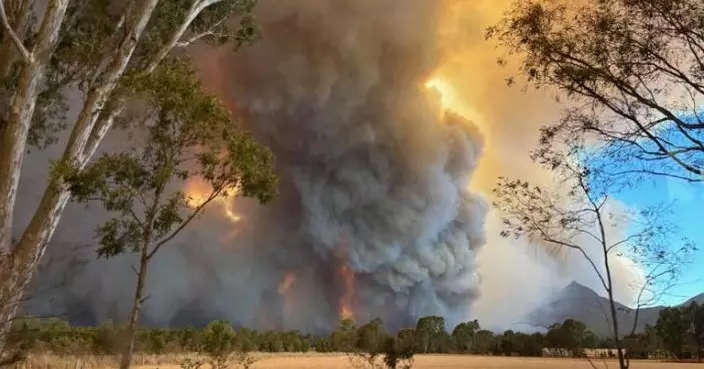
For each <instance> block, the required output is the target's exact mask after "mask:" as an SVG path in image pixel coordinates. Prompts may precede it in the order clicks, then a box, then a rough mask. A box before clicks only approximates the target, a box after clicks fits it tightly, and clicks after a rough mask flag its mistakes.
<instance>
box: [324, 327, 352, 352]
mask: <svg viewBox="0 0 704 369" xmlns="http://www.w3.org/2000/svg"><path fill="white" fill-rule="evenodd" d="M356 343H357V326H356V324H355V322H354V320H352V319H344V320H342V321H341V322H340V326H339V327H338V328H337V329H336V330H335V331H334V332H333V333H332V335H331V337H330V344H331V345H332V347H333V349H334V350H335V351H344V352H348V351H351V350H352V349H354V347H355V345H356Z"/></svg>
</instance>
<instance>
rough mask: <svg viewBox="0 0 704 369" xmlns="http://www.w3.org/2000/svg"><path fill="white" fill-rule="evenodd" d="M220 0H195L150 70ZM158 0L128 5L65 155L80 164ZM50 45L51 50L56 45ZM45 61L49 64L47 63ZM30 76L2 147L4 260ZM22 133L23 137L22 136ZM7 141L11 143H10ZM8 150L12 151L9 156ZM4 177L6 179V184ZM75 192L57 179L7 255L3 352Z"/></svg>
mask: <svg viewBox="0 0 704 369" xmlns="http://www.w3.org/2000/svg"><path fill="white" fill-rule="evenodd" d="M0 1H1V0H0ZM220 1H222V0H196V1H194V3H193V6H192V7H191V9H190V11H189V14H188V15H187V16H186V20H185V21H184V23H183V24H182V25H181V26H180V27H179V28H178V29H177V30H176V31H175V32H174V34H173V35H172V37H171V38H170V39H169V40H168V41H167V43H166V44H165V45H164V46H163V47H162V48H161V49H160V50H159V51H158V52H157V54H156V55H155V56H154V58H153V59H152V60H151V62H150V63H149V65H148V66H147V70H146V72H148V73H150V72H152V71H153V70H154V69H155V68H156V67H157V66H158V64H159V63H160V62H161V61H162V60H163V59H164V57H166V55H167V54H168V53H169V52H170V51H171V50H172V49H173V48H174V47H175V46H176V44H177V43H178V42H179V40H180V39H181V37H182V36H183V35H184V34H185V32H186V31H187V29H188V27H189V26H190V24H191V23H192V22H193V20H195V18H196V17H197V16H198V15H199V14H200V13H201V12H202V11H203V10H204V9H206V8H207V7H209V6H211V5H213V4H216V3H219V2H220ZM158 2H159V0H139V1H135V2H133V4H131V5H134V4H135V3H136V4H138V5H137V6H136V8H135V7H133V6H128V7H127V9H131V10H133V11H134V13H133V14H127V15H126V18H125V22H126V25H125V26H124V27H126V28H127V31H126V32H125V35H124V37H123V38H122V39H121V41H120V44H119V47H118V48H117V50H116V51H115V53H113V54H112V55H110V56H108V58H110V61H109V63H107V64H108V66H107V68H106V70H105V72H104V73H102V75H101V76H100V77H99V81H100V84H99V85H97V86H93V88H92V89H91V90H90V91H89V92H88V94H87V96H86V99H85V101H84V105H83V108H82V110H81V112H80V113H79V116H78V118H77V120H76V123H75V124H74V127H73V130H72V132H71V135H70V137H69V141H68V143H67V145H66V149H65V150H64V153H63V155H62V160H64V161H66V162H70V163H73V164H74V165H77V166H78V167H79V168H82V167H84V166H85V165H86V164H87V163H88V161H89V160H90V159H91V157H92V156H93V154H94V153H95V152H96V150H97V148H98V146H99V145H100V142H101V141H102V140H103V138H104V137H105V135H106V134H107V132H108V131H109V130H110V128H111V126H112V123H113V120H114V118H115V115H116V113H115V114H110V115H109V116H108V117H103V119H101V120H100V121H99V118H100V116H101V112H102V110H103V108H104V107H105V104H106V102H107V101H108V99H110V97H111V94H112V92H113V90H114V89H115V87H116V86H117V83H118V82H119V79H120V77H122V75H123V74H124V72H125V70H126V68H127V65H128V64H129V61H130V59H131V56H132V54H133V53H134V50H135V48H136V46H137V43H138V41H139V39H140V38H141V35H142V32H143V31H144V29H145V27H146V25H147V23H148V22H149V19H150V18H151V15H152V13H153V11H154V9H155V8H156V6H157V4H158ZM67 3H68V0H52V1H51V3H50V8H51V6H52V5H54V4H61V5H62V9H61V10H62V13H61V18H63V14H64V13H65V10H66V6H67ZM128 11H130V10H128ZM47 14H48V12H47ZM45 21H46V19H45ZM45 23H46V22H45ZM60 24H61V20H60V19H59V21H58V23H57V24H56V28H55V34H54V35H53V37H52V38H50V40H52V42H55V41H56V36H58V30H59V28H60V27H59V26H60ZM52 45H53V44H52ZM48 50H50V48H49V49H48ZM41 66H42V68H43V64H42V65H41ZM42 71H43V69H42V70H40V72H42ZM27 76H29V77H34V78H35V79H33V78H29V79H28V82H31V83H32V84H31V85H30V87H32V95H31V98H30V99H24V100H16V102H17V101H27V106H24V105H22V107H23V108H25V110H26V111H25V112H24V115H22V116H21V118H23V119H24V120H17V122H22V123H23V124H15V125H14V126H12V127H13V128H19V129H13V130H8V134H6V135H4V137H3V146H2V148H1V150H2V151H0V177H2V178H7V180H1V181H0V195H2V196H3V199H2V202H0V262H2V251H3V247H4V250H5V251H8V250H9V243H10V237H11V229H12V210H13V208H14V203H15V196H16V190H17V184H18V181H19V176H20V168H21V163H22V154H23V153H24V151H25V143H26V138H27V132H28V129H29V122H30V121H31V116H32V113H33V109H34V103H35V101H36V94H37V82H38V81H39V77H40V76H41V75H40V74H38V73H27ZM18 91H19V89H18ZM27 96H30V95H27ZM18 105H19V103H18ZM30 108H31V110H30ZM120 110H121V107H118V109H117V112H119V111H120ZM13 112H14V111H13ZM9 132H12V133H13V135H12V136H10V134H9ZM5 138H7V139H5ZM17 138H20V139H19V140H18V139H17ZM6 142H7V143H8V144H6ZM6 152H7V153H11V154H12V155H9V156H8V155H5V153H6ZM5 173H7V174H8V176H3V174H5ZM4 182H6V184H5V183H4ZM69 197H70V194H69V192H68V189H67V188H66V186H65V185H64V184H63V183H62V182H61V181H60V179H52V180H51V182H50V183H49V185H48V187H47V189H46V191H45V193H44V195H43V196H42V199H41V201H40V203H39V206H38V208H37V211H36V212H35V214H34V216H33V217H32V219H31V221H30V223H29V225H28V226H27V228H26V229H25V231H24V232H23V234H22V236H21V238H20V240H19V241H18V243H17V245H16V246H15V248H14V250H12V253H11V254H7V255H6V256H7V258H6V259H7V260H8V262H9V265H10V266H9V270H7V276H8V277H9V278H3V279H2V280H0V352H2V347H3V343H4V337H5V336H6V333H7V332H8V330H9V328H10V324H9V323H10V321H11V319H12V318H13V317H14V316H15V314H16V312H17V308H18V307H19V302H20V301H21V299H22V293H23V292H24V290H25V288H26V287H27V284H28V283H29V281H30V280H31V278H32V276H33V273H34V271H35V270H36V268H37V266H38V265H39V263H40V262H41V259H42V257H43V255H44V253H45V252H46V247H47V244H48V242H49V240H50V239H51V237H52V235H53V234H54V231H55V230H56V227H57V225H58V223H59V220H60V218H61V214H62V212H63V209H64V207H65V206H66V203H67V202H68V200H69ZM0 265H1V264H0ZM3 274H5V273H3Z"/></svg>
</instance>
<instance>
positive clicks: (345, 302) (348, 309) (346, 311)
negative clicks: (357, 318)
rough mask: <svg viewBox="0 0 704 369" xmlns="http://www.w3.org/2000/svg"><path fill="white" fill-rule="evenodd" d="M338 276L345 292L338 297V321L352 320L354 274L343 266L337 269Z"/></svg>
mask: <svg viewBox="0 0 704 369" xmlns="http://www.w3.org/2000/svg"><path fill="white" fill-rule="evenodd" d="M338 274H339V275H340V277H341V278H342V281H343V282H344V286H345V292H344V293H343V294H342V296H341V297H340V319H341V320H344V319H354V315H355V314H354V310H352V306H351V304H352V299H353V298H354V294H355V285H354V284H355V283H354V272H353V271H352V270H351V269H350V267H348V266H347V265H345V264H343V265H341V266H340V268H339V269H338Z"/></svg>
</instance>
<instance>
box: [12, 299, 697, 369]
mask: <svg viewBox="0 0 704 369" xmlns="http://www.w3.org/2000/svg"><path fill="white" fill-rule="evenodd" d="M450 328H451V330H450ZM703 332H704V305H699V304H697V303H696V302H693V303H692V304H690V305H689V306H685V307H676V308H665V309H663V310H662V311H661V312H660V316H659V318H658V321H657V324H656V325H655V326H648V327H646V330H645V332H643V333H637V334H632V335H628V336H626V337H624V338H623V339H624V342H626V343H627V345H628V347H629V352H628V355H629V357H630V358H631V359H670V360H686V359H689V360H696V361H701V360H702V354H704V351H703V350H702V349H703V348H704V334H703ZM124 333H125V330H124V327H123V326H118V325H114V324H112V323H110V322H108V323H103V324H101V325H99V326H97V327H77V326H71V325H69V324H68V323H67V322H65V321H62V320H60V319H56V318H51V319H40V318H23V319H21V320H18V321H16V322H15V323H14V324H13V328H12V332H11V334H10V339H9V344H10V345H11V346H13V347H15V348H16V349H17V350H18V351H23V352H24V354H28V353H29V352H50V353H52V354H54V355H59V356H62V355H116V354H119V352H120V349H121V347H123V345H124V343H123V342H122V341H121V340H122V339H123V338H122V337H124ZM596 349H600V350H596ZM613 349H615V346H614V342H613V339H611V338H608V337H597V336H596V335H595V334H594V333H592V332H591V331H590V330H589V329H588V327H587V326H586V325H585V324H584V323H582V322H580V321H578V320H574V319H568V320H565V321H564V322H561V323H555V324H553V325H552V326H550V327H548V328H547V329H544V330H543V331H542V332H534V333H523V332H518V331H513V330H507V331H504V332H501V333H495V332H491V331H489V330H485V329H482V328H481V326H480V323H479V322H478V321H476V320H474V321H469V322H464V323H460V324H459V325H457V326H456V327H446V326H445V320H444V319H443V318H442V317H439V316H426V317H422V318H420V319H419V320H418V322H417V324H416V326H415V327H412V328H405V329H402V330H400V331H398V332H387V331H386V330H385V329H384V325H383V322H382V321H381V320H380V319H375V320H372V321H370V322H367V323H364V324H361V325H357V323H355V321H354V320H352V319H344V320H342V321H341V322H340V325H339V326H338V327H337V328H336V329H335V330H334V331H333V332H332V333H331V334H330V335H329V336H315V335H311V334H306V333H303V332H300V331H273V330H269V331H257V330H252V329H248V328H239V329H235V328H233V327H232V325H231V324H230V323H229V322H227V321H222V320H217V321H212V322H210V323H209V324H208V325H207V326H205V327H202V328H195V327H192V326H190V327H184V328H141V329H140V330H139V332H138V333H137V337H136V341H135V352H138V353H143V354H153V355H163V354H170V353H199V354H203V355H208V356H214V357H216V356H218V355H229V354H231V353H234V352H239V353H248V352H270V353H280V352H302V353H305V352H309V351H315V352H319V353H329V352H345V353H355V352H357V353H371V354H374V353H385V354H388V352H389V351H393V352H395V353H397V354H398V356H399V357H407V358H412V357H413V355H414V354H474V355H492V356H527V357H541V356H562V357H573V358H581V357H586V356H587V352H588V351H590V350H591V351H596V352H599V354H595V356H601V357H610V358H613V357H614V356H613V355H614V351H612V350H613Z"/></svg>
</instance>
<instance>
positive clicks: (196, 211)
mask: <svg viewBox="0 0 704 369" xmlns="http://www.w3.org/2000/svg"><path fill="white" fill-rule="evenodd" d="M224 188H225V187H224V186H221V187H220V188H219V189H217V190H214V191H213V192H212V193H211V194H210V196H209V197H208V199H206V200H205V201H203V203H201V204H200V205H198V206H197V207H196V208H195V209H194V210H193V212H191V214H190V215H189V216H188V217H187V218H186V219H184V220H183V222H181V224H179V226H178V227H176V229H175V230H173V231H172V232H171V233H170V234H168V235H166V236H165V237H163V238H162V239H161V240H159V241H157V242H156V244H155V245H154V249H153V250H152V251H150V252H149V254H148V255H147V259H151V258H152V256H154V254H156V252H157V251H159V249H160V248H161V246H163V245H164V244H165V243H167V242H169V241H171V240H172V239H173V238H174V237H176V235H178V234H179V233H180V232H181V231H182V230H183V229H184V228H186V226H187V225H188V224H189V223H190V222H191V221H192V220H193V219H195V218H196V216H197V215H198V214H199V213H200V212H201V210H203V209H204V208H205V206H207V205H208V204H209V203H210V202H211V201H213V200H215V199H216V198H217V197H218V196H220V194H221V193H222V191H223V190H224Z"/></svg>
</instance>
